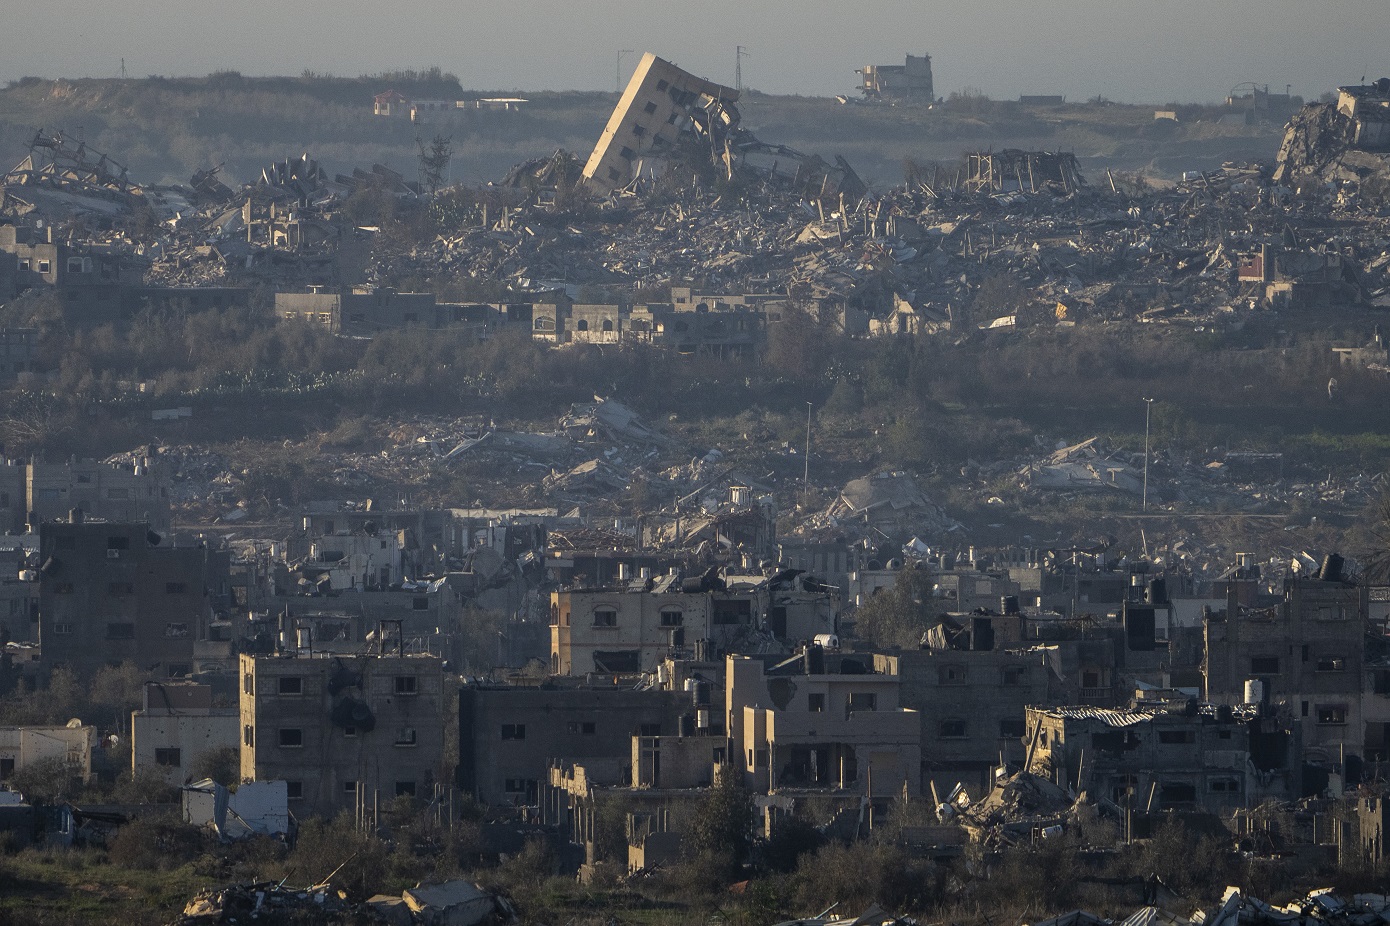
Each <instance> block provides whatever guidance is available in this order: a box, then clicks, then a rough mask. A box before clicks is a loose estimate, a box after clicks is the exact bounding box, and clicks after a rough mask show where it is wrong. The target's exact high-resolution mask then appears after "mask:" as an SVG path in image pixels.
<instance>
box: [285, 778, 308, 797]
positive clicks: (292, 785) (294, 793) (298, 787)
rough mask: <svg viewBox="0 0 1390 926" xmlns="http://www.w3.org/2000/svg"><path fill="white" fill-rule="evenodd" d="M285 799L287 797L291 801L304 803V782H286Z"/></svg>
mask: <svg viewBox="0 0 1390 926" xmlns="http://www.w3.org/2000/svg"><path fill="white" fill-rule="evenodd" d="M285 797H287V798H288V799H290V800H292V801H302V800H304V782H302V781H286V782H285Z"/></svg>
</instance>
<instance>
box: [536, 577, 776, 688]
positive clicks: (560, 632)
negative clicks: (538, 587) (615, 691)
mask: <svg viewBox="0 0 1390 926" xmlns="http://www.w3.org/2000/svg"><path fill="white" fill-rule="evenodd" d="M692 582H693V584H694V585H695V586H699V585H700V580H699V579H695V580H692ZM682 587H683V583H681V582H680V581H679V580H677V579H676V578H675V577H674V576H662V577H661V578H660V579H659V580H657V582H656V583H655V586H654V587H653V588H652V589H650V590H648V589H646V588H644V583H643V582H642V581H641V580H639V581H637V582H636V583H635V584H634V585H633V586H628V587H624V586H615V587H612V588H603V589H570V590H563V591H556V592H551V593H550V663H551V665H550V670H551V672H553V673H554V674H556V675H585V674H587V673H589V672H598V673H606V674H622V673H634V672H652V671H655V669H656V667H657V665H658V664H659V663H660V662H661V661H662V660H663V659H665V658H666V657H667V656H668V655H671V654H673V653H681V652H685V651H686V650H687V649H690V650H693V649H694V648H695V646H696V644H697V642H698V641H709V642H710V643H711V645H712V646H713V647H717V648H721V649H727V648H729V647H730V645H731V644H733V643H734V642H735V641H736V640H738V639H739V638H740V637H742V636H743V635H744V634H746V633H747V632H748V631H749V630H751V629H753V628H755V627H757V626H759V624H760V623H761V622H762V620H763V617H764V615H765V614H766V613H767V608H768V591H767V588H766V584H765V583H764V584H763V585H762V586H760V587H756V588H751V589H748V590H740V591H728V590H723V589H722V588H714V587H705V588H703V589H699V588H692V590H691V591H682Z"/></svg>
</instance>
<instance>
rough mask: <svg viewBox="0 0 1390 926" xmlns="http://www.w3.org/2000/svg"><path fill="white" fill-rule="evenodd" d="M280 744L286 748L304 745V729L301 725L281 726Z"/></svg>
mask: <svg viewBox="0 0 1390 926" xmlns="http://www.w3.org/2000/svg"><path fill="white" fill-rule="evenodd" d="M280 745H281V746H283V747H285V748H286V749H294V748H296V747H299V746H303V745H304V731H303V730H301V729H300V728H299V727H281V728H280Z"/></svg>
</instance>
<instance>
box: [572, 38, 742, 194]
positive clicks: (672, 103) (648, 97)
mask: <svg viewBox="0 0 1390 926" xmlns="http://www.w3.org/2000/svg"><path fill="white" fill-rule="evenodd" d="M737 100H738V91H737V90H733V89H731V88H729V87H723V86H720V85H719V84H715V83H711V82H709V81H707V80H703V79H702V78H699V77H696V76H695V75H694V74H688V73H686V72H685V71H682V70H681V69H680V68H678V67H676V66H675V65H674V64H672V63H671V62H669V61H664V60H662V59H661V58H658V57H657V56H656V55H653V54H652V53H651V52H647V53H646V54H644V55H642V60H641V61H639V62H637V69H636V70H635V71H634V72H633V74H632V79H631V80H630V81H628V85H627V89H626V90H624V91H623V95H622V98H621V99H620V100H619V101H618V105H617V108H615V109H614V110H613V115H612V116H611V117H610V118H609V120H608V125H607V126H606V127H605V128H604V130H603V134H602V135H601V136H599V141H598V144H597V145H595V146H594V150H593V153H592V154H591V155H589V160H588V163H586V164H585V165H584V179H585V180H586V181H587V182H588V183H590V184H591V185H593V186H594V187H596V188H598V189H601V190H614V189H618V188H620V187H624V186H626V185H627V184H629V183H631V182H632V180H633V179H634V178H635V177H636V176H637V174H638V172H640V171H641V170H642V162H643V161H644V159H651V158H654V157H655V158H658V159H660V158H662V157H664V156H665V155H666V154H667V153H668V152H669V151H670V150H671V149H672V148H673V147H675V144H676V142H677V140H678V139H679V138H680V136H681V134H682V133H684V132H689V131H696V130H697V129H700V128H701V127H704V126H706V125H707V120H708V119H710V118H713V119H718V118H719V114H718V111H719V108H720V106H722V105H732V104H733V103H734V102H735V101H737ZM712 113H713V114H712ZM711 114H712V115H711Z"/></svg>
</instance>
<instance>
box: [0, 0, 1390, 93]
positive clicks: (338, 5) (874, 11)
mask: <svg viewBox="0 0 1390 926" xmlns="http://www.w3.org/2000/svg"><path fill="white" fill-rule="evenodd" d="M5 5H6V6H7V7H11V8H9V9H7V10H6V11H5V13H4V21H3V22H4V26H3V29H2V30H0V80H13V79H16V78H19V77H22V76H25V75H35V76H40V77H111V76H118V75H119V74H120V68H121V58H122V57H124V58H125V62H126V70H127V73H128V74H129V75H130V76H132V77H144V76H147V75H150V74H161V75H165V76H182V75H203V74H207V73H209V72H211V71H217V70H238V71H241V72H242V73H243V74H247V75H253V74H298V73H300V72H301V71H303V70H305V69H306V68H307V69H310V70H314V71H319V72H324V73H330V74H336V75H339V76H357V75H360V74H367V73H377V72H380V71H384V70H391V69H401V68H425V67H430V66H432V65H438V66H440V67H442V68H443V69H444V70H446V71H451V72H453V73H455V74H457V75H458V76H459V79H460V80H461V81H462V83H463V86H464V87H465V88H467V89H480V90H482V89H488V90H511V89H518V90H546V89H599V90H604V89H606V90H612V89H613V86H614V70H615V64H616V60H617V52H618V51H619V50H620V49H635V50H637V51H652V52H655V53H656V54H658V55H660V56H661V57H663V58H667V59H669V60H672V61H674V62H676V63H677V64H679V65H680V66H681V67H683V68H685V69H686V70H688V71H693V72H695V73H697V74H699V75H701V76H703V77H706V78H708V79H711V80H715V81H720V82H723V83H728V84H732V83H733V76H734V46H735V45H738V44H741V45H744V46H745V47H746V48H747V49H748V52H749V54H750V55H751V57H749V58H747V59H746V60H745V62H744V65H743V78H744V84H745V85H747V86H750V87H755V88H757V89H760V90H764V91H767V92H769V93H801V94H808V95H828V94H834V93H846V92H852V91H853V89H854V86H855V75H854V73H853V71H854V68H856V67H859V66H861V65H864V64H894V63H899V64H900V63H902V60H903V56H904V55H905V54H906V53H907V52H912V53H914V54H920V53H923V52H926V53H929V54H931V55H932V58H933V68H934V71H935V74H936V86H937V92H938V93H939V94H942V95H946V94H949V93H950V92H952V91H953V90H959V89H962V88H967V87H968V88H975V89H978V90H982V91H983V92H985V93H987V94H989V95H990V96H993V97H995V98H996V99H1009V98H1014V97H1017V96H1018V95H1019V94H1020V93H1049V94H1065V95H1066V96H1067V98H1068V99H1072V100H1084V99H1087V98H1089V97H1092V96H1095V95H1097V94H1102V95H1104V96H1106V97H1108V98H1110V99H1114V100H1119V101H1124V102H1153V103H1162V102H1169V101H1182V102H1192V101H1208V100H1218V99H1221V98H1222V97H1224V96H1225V95H1226V94H1227V92H1228V91H1229V90H1230V89H1231V88H1232V87H1233V86H1235V85H1236V84H1239V83H1242V82H1245V81H1255V82H1257V83H1260V84H1268V85H1269V87H1270V89H1271V90H1279V91H1282V90H1283V89H1284V86H1285V85H1286V84H1292V87H1293V92H1294V93H1296V94H1301V95H1303V96H1307V97H1316V96H1318V95H1319V94H1321V93H1323V92H1324V91H1326V90H1330V89H1332V88H1333V87H1335V86H1337V85H1338V84H1348V83H1355V82H1358V81H1360V79H1361V77H1362V75H1363V74H1364V75H1365V76H1366V77H1367V78H1368V79H1371V80H1374V79H1375V78H1377V77H1382V76H1390V54H1387V53H1386V52H1385V51H1384V49H1385V47H1386V37H1387V36H1390V0H1258V2H1257V0H1108V2H1105V0H1042V2H1035V3H1031V4H1030V3H1022V2H1018V0H1010V2H1003V0H969V2H959V0H957V2H953V3H932V2H928V0H860V2H858V3H854V2H845V0H833V2H832V0H742V2H731V0H698V2H690V3H684V4H677V3H672V2H669V0H666V2H663V0H645V2H639V0H590V2H587V3H586V2H582V0H510V2H505V3H495V4H477V3H464V2H459V0H396V2H387V3H382V2H372V3H367V2H362V0H337V2H334V3H322V2H317V3H316V2H313V0H300V2H295V0H240V2H236V3H223V4H216V5H213V4H211V3H208V2H206V0H44V2H38V3H20V2H17V0H16V2H13V3H10V2H7V3H6V4H5ZM635 61H636V56H635V55H627V56H625V57H624V59H623V67H624V72H625V73H624V79H626V76H627V73H630V69H631V67H632V65H633V64H634V63H635Z"/></svg>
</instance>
